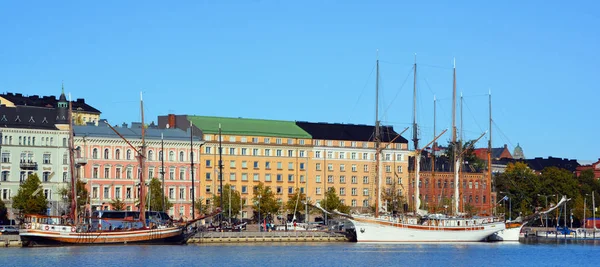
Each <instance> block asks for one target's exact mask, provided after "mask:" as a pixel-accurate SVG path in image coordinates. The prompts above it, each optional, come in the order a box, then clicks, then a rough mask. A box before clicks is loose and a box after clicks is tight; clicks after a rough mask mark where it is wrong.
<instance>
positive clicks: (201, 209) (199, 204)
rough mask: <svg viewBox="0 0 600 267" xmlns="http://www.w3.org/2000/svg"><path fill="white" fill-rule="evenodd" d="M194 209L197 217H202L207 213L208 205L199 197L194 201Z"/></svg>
mask: <svg viewBox="0 0 600 267" xmlns="http://www.w3.org/2000/svg"><path fill="white" fill-rule="evenodd" d="M194 208H195V209H196V211H197V212H198V215H203V214H206V213H208V205H207V204H206V201H205V200H204V198H203V197H200V198H198V199H196V201H194Z"/></svg>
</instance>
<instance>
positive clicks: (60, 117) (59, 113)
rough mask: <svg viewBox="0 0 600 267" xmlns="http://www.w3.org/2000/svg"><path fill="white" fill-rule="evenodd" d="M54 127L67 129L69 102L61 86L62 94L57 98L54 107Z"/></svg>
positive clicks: (63, 87) (63, 86)
mask: <svg viewBox="0 0 600 267" xmlns="http://www.w3.org/2000/svg"><path fill="white" fill-rule="evenodd" d="M56 127H57V128H59V129H61V130H64V129H68V128H69V101H67V97H66V96H65V85H64V84H63V85H62V92H61V94H60V97H59V98H58V103H57V106H56Z"/></svg>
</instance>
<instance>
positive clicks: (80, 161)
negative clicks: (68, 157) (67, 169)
mask: <svg viewBox="0 0 600 267" xmlns="http://www.w3.org/2000/svg"><path fill="white" fill-rule="evenodd" d="M87 161H88V160H87V158H81V157H76V158H75V164H79V165H85V164H87Z"/></svg>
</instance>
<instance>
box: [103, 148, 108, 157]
mask: <svg viewBox="0 0 600 267" xmlns="http://www.w3.org/2000/svg"><path fill="white" fill-rule="evenodd" d="M104 159H108V148H105V149H104Z"/></svg>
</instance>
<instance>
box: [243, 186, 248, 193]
mask: <svg viewBox="0 0 600 267" xmlns="http://www.w3.org/2000/svg"><path fill="white" fill-rule="evenodd" d="M242 194H248V186H247V185H242Z"/></svg>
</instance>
